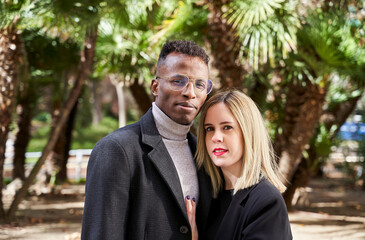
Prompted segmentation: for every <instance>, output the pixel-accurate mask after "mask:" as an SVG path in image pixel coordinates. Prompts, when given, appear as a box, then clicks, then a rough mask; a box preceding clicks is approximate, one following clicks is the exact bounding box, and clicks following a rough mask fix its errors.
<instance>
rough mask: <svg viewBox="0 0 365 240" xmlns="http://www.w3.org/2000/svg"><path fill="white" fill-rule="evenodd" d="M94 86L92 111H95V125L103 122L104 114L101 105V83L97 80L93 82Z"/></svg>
mask: <svg viewBox="0 0 365 240" xmlns="http://www.w3.org/2000/svg"><path fill="white" fill-rule="evenodd" d="M91 86H92V93H91V96H92V103H93V104H92V105H93V106H92V108H93V109H92V111H93V123H92V124H93V125H94V126H95V125H98V124H99V123H100V122H101V119H102V117H103V114H102V106H101V100H100V95H101V93H100V83H99V82H97V81H96V80H94V81H92V82H91Z"/></svg>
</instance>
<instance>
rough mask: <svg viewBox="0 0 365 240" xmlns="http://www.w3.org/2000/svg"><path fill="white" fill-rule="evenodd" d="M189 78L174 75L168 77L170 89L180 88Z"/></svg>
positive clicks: (184, 85)
mask: <svg viewBox="0 0 365 240" xmlns="http://www.w3.org/2000/svg"><path fill="white" fill-rule="evenodd" d="M188 82H189V79H188V77H186V76H182V75H174V76H172V77H171V79H170V86H171V89H172V90H176V91H179V90H182V89H183V88H184V87H186V85H187V84H188Z"/></svg>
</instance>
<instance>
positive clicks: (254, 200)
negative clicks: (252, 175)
mask: <svg viewBox="0 0 365 240" xmlns="http://www.w3.org/2000/svg"><path fill="white" fill-rule="evenodd" d="M235 198H236V200H238V201H239V202H240V203H241V205H246V204H253V205H257V204H264V205H266V204H272V203H273V202H276V203H279V204H280V205H282V204H285V203H284V199H283V197H282V195H281V193H280V191H279V190H278V189H277V188H276V187H275V186H274V185H273V184H271V183H270V181H268V180H267V179H265V178H263V179H262V180H261V181H260V182H258V183H257V184H255V185H253V186H251V187H249V188H246V189H242V190H239V191H238V192H237V193H236V195H235Z"/></svg>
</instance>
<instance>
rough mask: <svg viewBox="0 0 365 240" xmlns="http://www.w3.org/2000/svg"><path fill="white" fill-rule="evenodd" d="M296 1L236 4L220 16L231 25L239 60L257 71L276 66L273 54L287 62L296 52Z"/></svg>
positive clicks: (251, 0)
mask: <svg viewBox="0 0 365 240" xmlns="http://www.w3.org/2000/svg"><path fill="white" fill-rule="evenodd" d="M296 6H297V1H284V0H263V1H253V0H250V1H242V0H235V1H233V2H231V3H230V4H229V5H228V10H227V11H226V12H225V14H224V15H223V17H224V18H226V19H227V21H228V23H229V24H231V25H232V28H233V29H234V31H235V33H236V34H237V36H238V38H239V41H238V45H237V46H236V47H238V48H239V52H240V54H239V57H240V59H241V61H242V62H245V61H246V58H248V62H249V64H250V65H251V66H253V67H254V69H255V70H257V69H258V68H259V66H260V64H265V63H266V62H268V61H269V62H270V64H271V65H272V66H274V63H275V51H276V50H280V51H281V53H282V56H283V57H284V58H286V57H287V56H288V53H289V52H292V51H294V52H295V51H296V50H297V47H296V45H297V43H296V32H297V29H298V28H299V27H300V21H299V17H298V15H297V13H296Z"/></svg>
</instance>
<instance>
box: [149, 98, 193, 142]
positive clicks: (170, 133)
mask: <svg viewBox="0 0 365 240" xmlns="http://www.w3.org/2000/svg"><path fill="white" fill-rule="evenodd" d="M152 114H153V118H154V119H155V122H156V127H157V130H158V132H159V133H160V135H161V136H162V137H163V138H165V139H169V140H175V141H182V140H185V139H186V135H187V134H188V132H189V130H190V127H191V125H192V124H193V123H190V124H189V125H183V124H179V123H177V122H175V121H174V120H172V119H171V118H170V117H169V116H167V115H166V114H165V113H164V112H163V111H162V110H161V109H160V108H159V107H158V106H157V105H156V103H155V102H153V103H152Z"/></svg>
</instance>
